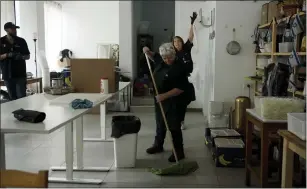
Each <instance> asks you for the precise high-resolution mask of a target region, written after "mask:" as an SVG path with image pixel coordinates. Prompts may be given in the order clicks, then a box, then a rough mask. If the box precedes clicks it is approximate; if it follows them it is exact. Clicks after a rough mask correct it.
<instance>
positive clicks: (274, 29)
mask: <svg viewBox="0 0 307 189" xmlns="http://www.w3.org/2000/svg"><path fill="white" fill-rule="evenodd" d="M296 15H299V16H304V15H306V13H305V12H299V13H297V14H296ZM296 15H293V16H292V17H290V16H289V17H285V18H282V19H279V20H277V21H275V19H273V20H272V23H271V22H269V23H266V24H263V25H261V26H259V29H269V28H270V26H271V28H270V29H271V30H272V32H271V33H272V43H271V45H272V47H271V49H272V51H271V52H262V53H255V56H256V74H255V76H258V77H259V76H260V77H261V78H262V79H260V78H255V76H252V77H246V79H249V80H252V81H254V94H255V96H261V92H260V91H258V89H257V88H258V84H259V83H263V71H264V68H262V67H260V66H258V58H259V57H267V58H271V60H272V62H276V59H277V57H285V58H286V57H287V56H291V52H276V45H278V44H277V42H276V36H277V27H278V25H279V24H280V23H283V22H288V21H289V19H294V18H295V16H296ZM296 40H299V37H297V38H296ZM295 44H296V47H295V48H296V52H297V55H298V56H305V57H306V52H300V46H299V44H300V43H295ZM288 92H289V93H292V95H293V96H297V97H301V98H304V97H305V96H304V95H303V91H295V92H293V91H288Z"/></svg>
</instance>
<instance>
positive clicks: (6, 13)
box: [1, 1, 15, 36]
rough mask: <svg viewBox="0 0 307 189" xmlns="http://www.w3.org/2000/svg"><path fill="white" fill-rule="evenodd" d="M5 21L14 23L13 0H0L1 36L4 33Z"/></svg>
mask: <svg viewBox="0 0 307 189" xmlns="http://www.w3.org/2000/svg"><path fill="white" fill-rule="evenodd" d="M7 22H13V23H15V11H14V1H1V36H4V35H5V33H6V32H5V31H4V29H3V25H4V24H5V23H7Z"/></svg>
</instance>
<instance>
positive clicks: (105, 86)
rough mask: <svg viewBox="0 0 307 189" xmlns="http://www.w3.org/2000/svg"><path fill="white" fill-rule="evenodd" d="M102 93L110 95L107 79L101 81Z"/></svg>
mask: <svg viewBox="0 0 307 189" xmlns="http://www.w3.org/2000/svg"><path fill="white" fill-rule="evenodd" d="M100 93H101V94H108V93H109V81H108V79H107V78H102V79H101V80H100Z"/></svg>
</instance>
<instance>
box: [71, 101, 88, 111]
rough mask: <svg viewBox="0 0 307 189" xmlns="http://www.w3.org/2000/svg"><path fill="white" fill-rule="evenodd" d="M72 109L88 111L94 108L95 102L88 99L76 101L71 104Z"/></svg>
mask: <svg viewBox="0 0 307 189" xmlns="http://www.w3.org/2000/svg"><path fill="white" fill-rule="evenodd" d="M71 107H72V108H73V109H86V108H91V107H93V102H92V101H90V100H87V99H84V100H82V99H75V100H73V101H72V102H71Z"/></svg>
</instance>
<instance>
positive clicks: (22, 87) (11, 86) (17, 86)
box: [4, 77, 27, 100]
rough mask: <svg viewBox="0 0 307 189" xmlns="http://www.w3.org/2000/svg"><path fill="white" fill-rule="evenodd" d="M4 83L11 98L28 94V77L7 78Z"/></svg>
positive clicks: (14, 98)
mask: <svg viewBox="0 0 307 189" xmlns="http://www.w3.org/2000/svg"><path fill="white" fill-rule="evenodd" d="M4 84H5V86H6V88H7V91H8V93H9V95H10V100H16V99H19V98H23V97H26V96H27V93H26V91H27V78H26V77H21V78H11V79H5V80H4Z"/></svg>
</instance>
